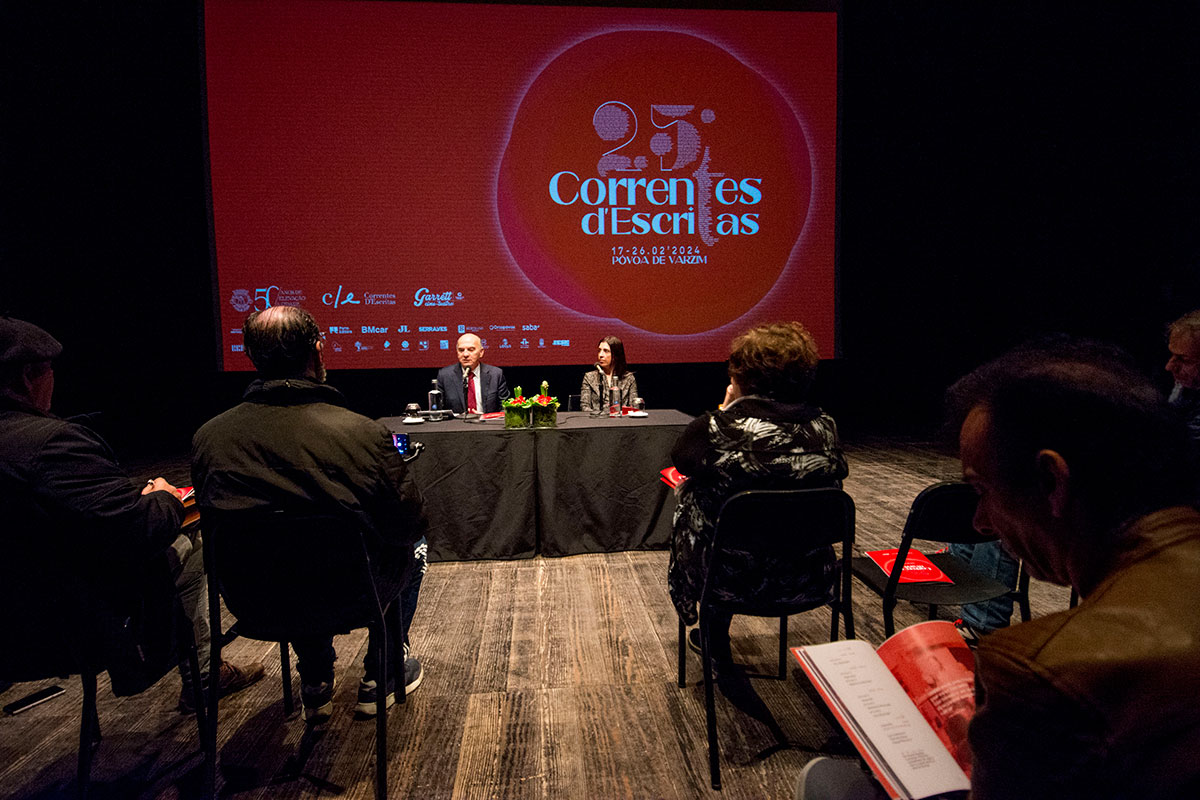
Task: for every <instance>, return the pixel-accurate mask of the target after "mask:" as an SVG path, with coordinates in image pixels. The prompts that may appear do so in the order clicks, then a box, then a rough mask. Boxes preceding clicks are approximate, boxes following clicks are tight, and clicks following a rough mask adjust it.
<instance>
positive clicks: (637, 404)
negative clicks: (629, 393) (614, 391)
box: [633, 397, 646, 414]
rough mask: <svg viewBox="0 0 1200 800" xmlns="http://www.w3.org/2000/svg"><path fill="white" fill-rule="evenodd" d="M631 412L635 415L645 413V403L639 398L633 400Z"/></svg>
mask: <svg viewBox="0 0 1200 800" xmlns="http://www.w3.org/2000/svg"><path fill="white" fill-rule="evenodd" d="M633 410H634V413H636V414H645V413H646V401H645V400H643V399H642V398H640V397H635V398H633Z"/></svg>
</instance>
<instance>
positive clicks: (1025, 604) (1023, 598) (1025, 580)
mask: <svg viewBox="0 0 1200 800" xmlns="http://www.w3.org/2000/svg"><path fill="white" fill-rule="evenodd" d="M1017 607H1018V608H1020V609H1021V621H1022V622H1029V620H1030V619H1032V618H1033V614H1032V612H1031V611H1030V609H1029V573H1028V572H1026V571H1025V570H1024V569H1022V570H1021V577H1020V578H1019V579H1018V580H1017Z"/></svg>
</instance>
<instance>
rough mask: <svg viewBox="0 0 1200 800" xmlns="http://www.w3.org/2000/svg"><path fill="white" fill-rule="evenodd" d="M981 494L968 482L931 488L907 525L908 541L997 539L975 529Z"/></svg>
mask: <svg viewBox="0 0 1200 800" xmlns="http://www.w3.org/2000/svg"><path fill="white" fill-rule="evenodd" d="M977 505H979V495H978V494H976V493H975V489H974V488H973V487H972V486H971V485H970V484H968V483H963V482H961V481H943V482H941V483H935V484H933V485H932V486H927V487H926V488H925V489H923V490H922V491H921V493H920V494H918V495H917V497H916V499H914V500H913V504H912V508H911V509H909V512H908V519H907V521H905V523H904V540H905V541H906V542H911V541H912V540H913V539H927V540H929V541H934V542H948V543H951V544H977V543H979V542H990V541H992V540H993V539H995V538H996V537H995V536H992V535H988V534H982V533H980V532H979V531H977V530H975V526H974V519H975V507H976V506H977Z"/></svg>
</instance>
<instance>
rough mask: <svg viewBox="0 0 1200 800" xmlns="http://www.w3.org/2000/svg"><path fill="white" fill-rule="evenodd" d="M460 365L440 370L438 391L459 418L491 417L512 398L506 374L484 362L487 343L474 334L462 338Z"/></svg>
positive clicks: (459, 339)
mask: <svg viewBox="0 0 1200 800" xmlns="http://www.w3.org/2000/svg"><path fill="white" fill-rule="evenodd" d="M457 347H458V363H457V364H451V365H450V366H448V367H442V368H441V369H440V370H438V376H437V382H438V388H439V389H441V390H442V394H443V396H445V398H446V403H447V404H448V405H449V406H450V409H451V410H452V411H454V413H455V414H462V413H463V412H473V413H480V414H490V413H491V412H493V411H499V410H500V402H501V401H502V400H504V399H505V398H507V397H508V384H507V383H505V382H504V370H502V369H500V368H499V367H493V366H492V365H491V364H482V363H480V362H481V361H482V360H483V343H482V342H481V341H479V337H478V336H476V335H475V334H473V333H464V334H463V335H462V336H460V337H458V345H457Z"/></svg>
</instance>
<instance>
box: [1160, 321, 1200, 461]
mask: <svg viewBox="0 0 1200 800" xmlns="http://www.w3.org/2000/svg"><path fill="white" fill-rule="evenodd" d="M1167 349H1168V350H1169V351H1170V352H1171V357H1170V359H1168V360H1167V372H1169V373H1171V377H1173V378H1174V379H1175V387H1174V388H1173V389H1172V390H1171V395H1170V397H1168V398H1167V402H1169V403H1170V404H1171V405H1172V406H1174V407H1175V408H1177V409H1179V412H1180V413H1181V414H1183V416H1184V419H1185V420H1186V421H1187V425H1188V431H1189V432H1190V434H1191V437H1192V440H1193V441H1195V442H1196V443H1197V444H1198V445H1200V309H1198V310H1196V311H1191V312H1189V313H1187V314H1184V315H1183V316H1182V317H1180V318H1179V319H1177V320H1175V321H1174V322H1172V323H1171V324H1170V325H1168V326H1167Z"/></svg>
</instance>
